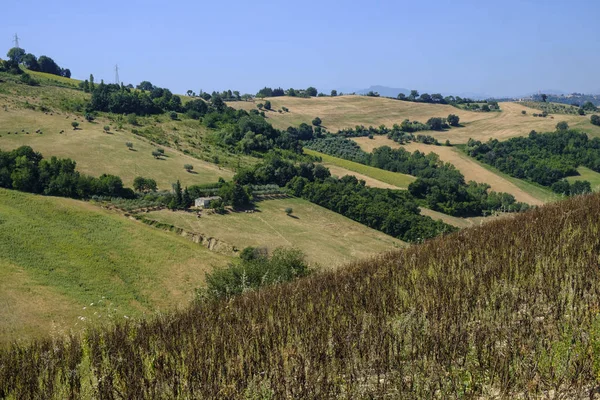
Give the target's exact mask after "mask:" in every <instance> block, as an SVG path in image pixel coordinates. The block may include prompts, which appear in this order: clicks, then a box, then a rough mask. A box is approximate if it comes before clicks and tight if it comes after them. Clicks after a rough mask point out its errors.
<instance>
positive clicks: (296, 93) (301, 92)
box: [256, 86, 337, 98]
mask: <svg viewBox="0 0 600 400" xmlns="http://www.w3.org/2000/svg"><path fill="white" fill-rule="evenodd" d="M336 94H337V92H336ZM317 95H318V92H317V89H315V88H314V87H312V86H310V87H308V88H306V89H294V88H289V89H288V90H283V89H282V88H280V87H279V88H276V89H273V88H270V87H266V86H265V87H264V88H262V89H260V90H259V91H258V93H256V97H259V98H263V97H279V96H290V97H315V96H317Z"/></svg>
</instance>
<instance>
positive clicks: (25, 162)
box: [0, 146, 135, 199]
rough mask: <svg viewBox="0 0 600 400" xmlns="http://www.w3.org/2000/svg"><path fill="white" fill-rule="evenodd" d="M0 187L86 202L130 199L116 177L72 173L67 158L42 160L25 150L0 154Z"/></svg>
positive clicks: (72, 166) (73, 167) (71, 163)
mask: <svg viewBox="0 0 600 400" xmlns="http://www.w3.org/2000/svg"><path fill="white" fill-rule="evenodd" d="M0 187H3V188H6V189H14V190H19V191H22V192H29V193H37V194H44V195H48V196H60V197H70V198H74V199H86V198H90V197H92V196H107V197H122V198H133V197H135V194H134V192H133V190H131V189H129V188H126V187H124V186H123V181H122V180H121V178H119V177H118V176H114V175H107V174H103V175H101V176H100V177H98V178H95V177H92V176H88V175H84V174H81V173H79V172H78V171H77V170H76V163H75V161H73V160H71V159H68V158H63V159H61V158H57V157H51V158H50V159H44V158H43V156H42V155H41V154H40V153H37V152H35V151H33V149H32V148H31V147H29V146H22V147H19V148H17V149H15V150H12V151H2V150H0Z"/></svg>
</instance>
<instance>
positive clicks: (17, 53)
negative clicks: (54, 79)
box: [6, 47, 71, 78]
mask: <svg viewBox="0 0 600 400" xmlns="http://www.w3.org/2000/svg"><path fill="white" fill-rule="evenodd" d="M6 56H7V57H8V60H9V62H10V63H11V64H13V65H14V64H16V65H24V66H25V68H27V69H29V70H31V71H39V72H46V73H48V74H53V75H58V76H64V77H66V78H70V77H71V70H69V69H68V68H61V67H60V66H59V65H58V64H57V63H56V62H55V61H54V60H53V59H52V58H50V57H48V56H40V58H37V57H36V56H35V55H33V54H31V53H27V52H26V51H25V50H24V49H22V48H20V47H13V48H12V49H10V50H9V51H8V53H7V54H6Z"/></svg>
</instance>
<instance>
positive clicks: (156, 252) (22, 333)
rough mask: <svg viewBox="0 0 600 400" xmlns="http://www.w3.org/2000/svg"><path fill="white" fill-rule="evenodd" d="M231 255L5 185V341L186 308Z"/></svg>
mask: <svg viewBox="0 0 600 400" xmlns="http://www.w3.org/2000/svg"><path fill="white" fill-rule="evenodd" d="M228 260H229V258H227V257H224V256H221V255H219V254H216V253H213V252H211V251H209V250H208V249H205V248H204V247H202V246H200V245H198V244H195V243H192V242H190V241H188V240H186V239H185V238H182V237H179V236H176V235H173V234H171V233H166V232H162V231H159V230H157V229H155V228H151V227H149V226H146V225H143V224H141V223H138V222H134V221H131V220H128V219H126V218H124V217H123V216H121V215H118V214H116V213H113V212H110V211H107V210H103V209H101V208H100V207H97V206H94V205H92V204H90V203H87V202H82V201H77V200H71V199H64V198H57V197H44V196H39V195H32V194H26V193H21V192H17V191H12V190H5V189H0V282H1V284H0V343H2V342H8V341H13V340H17V339H23V338H31V337H40V336H48V335H49V334H52V333H56V334H62V333H65V332H69V331H70V330H71V329H76V330H77V329H79V328H82V327H83V326H87V325H89V324H95V323H109V322H114V321H115V320H116V319H123V318H124V316H130V317H133V316H140V315H142V314H144V313H148V314H152V313H153V312H155V311H156V310H164V309H172V308H174V307H177V306H185V305H187V304H188V303H189V302H190V300H191V299H192V298H193V296H194V290H195V289H196V288H198V287H200V286H201V285H203V283H204V273H205V272H206V271H209V270H211V268H212V266H221V265H225V264H226V263H227V262H228ZM1 370H2V366H1V365H0V371H1ZM0 373H1V372H0ZM0 398H2V395H1V394H0Z"/></svg>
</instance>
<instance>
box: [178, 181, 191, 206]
mask: <svg viewBox="0 0 600 400" xmlns="http://www.w3.org/2000/svg"><path fill="white" fill-rule="evenodd" d="M191 205H192V196H191V195H190V192H189V190H188V188H187V186H186V187H185V189H183V194H182V195H181V207H183V208H188V207H190V206H191Z"/></svg>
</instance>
